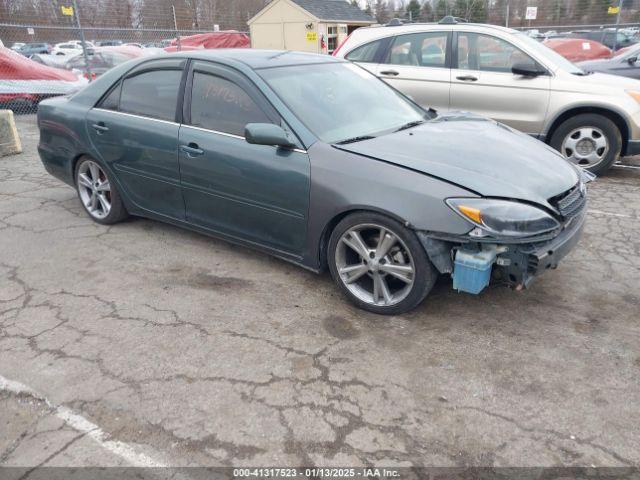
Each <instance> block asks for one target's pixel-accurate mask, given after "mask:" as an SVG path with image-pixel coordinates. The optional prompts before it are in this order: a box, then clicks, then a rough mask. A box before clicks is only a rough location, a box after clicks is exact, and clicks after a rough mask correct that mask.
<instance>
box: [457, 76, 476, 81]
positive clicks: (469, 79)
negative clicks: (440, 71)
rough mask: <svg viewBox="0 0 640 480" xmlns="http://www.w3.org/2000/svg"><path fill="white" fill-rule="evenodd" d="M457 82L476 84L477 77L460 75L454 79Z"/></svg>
mask: <svg viewBox="0 0 640 480" xmlns="http://www.w3.org/2000/svg"><path fill="white" fill-rule="evenodd" d="M456 79H458V80H462V81H463V82H476V81H477V80H478V77H474V76H473V75H460V76H459V77H456Z"/></svg>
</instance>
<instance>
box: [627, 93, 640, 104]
mask: <svg viewBox="0 0 640 480" xmlns="http://www.w3.org/2000/svg"><path fill="white" fill-rule="evenodd" d="M627 95H629V96H630V97H631V98H633V99H634V100H635V101H636V102H638V103H640V91H639V90H627Z"/></svg>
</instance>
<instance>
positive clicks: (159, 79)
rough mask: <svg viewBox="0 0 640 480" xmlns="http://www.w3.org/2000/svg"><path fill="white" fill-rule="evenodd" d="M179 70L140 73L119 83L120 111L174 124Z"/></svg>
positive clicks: (179, 77)
mask: <svg viewBox="0 0 640 480" xmlns="http://www.w3.org/2000/svg"><path fill="white" fill-rule="evenodd" d="M181 78H182V70H165V69H162V70H151V71H143V72H141V73H137V74H134V75H133V76H130V77H127V78H125V79H124V80H123V82H122V93H121V95H120V111H122V112H126V113H132V114H135V115H142V116H145V117H151V118H157V119H160V120H169V121H174V120H175V116H176V106H177V103H178V92H179V91H180V80H181Z"/></svg>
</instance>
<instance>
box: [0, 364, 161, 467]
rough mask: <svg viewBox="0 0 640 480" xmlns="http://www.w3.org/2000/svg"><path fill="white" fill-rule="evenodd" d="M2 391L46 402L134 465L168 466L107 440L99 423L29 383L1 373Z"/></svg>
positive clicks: (0, 387) (59, 416) (72, 423)
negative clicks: (54, 399) (36, 389)
mask: <svg viewBox="0 0 640 480" xmlns="http://www.w3.org/2000/svg"><path fill="white" fill-rule="evenodd" d="M0 391H8V392H11V393H14V394H26V395H29V396H32V397H34V398H37V399H39V400H41V401H43V402H45V403H46V404H47V405H48V406H49V407H50V408H51V409H52V410H53V414H54V415H55V416H56V417H58V418H59V419H61V420H62V421H63V422H65V423H66V424H67V425H69V426H70V427H72V428H73V429H75V430H77V431H78V432H80V433H83V434H85V435H86V436H87V437H89V438H91V439H92V440H94V441H95V442H96V443H97V444H98V445H99V446H100V447H102V448H104V449H105V450H107V451H108V452H110V453H112V454H113V455H116V456H118V457H120V458H122V459H123V460H124V461H126V462H127V463H129V464H130V465H131V466H133V467H147V468H160V467H166V466H167V465H166V464H165V463H164V462H161V461H159V460H157V459H154V458H152V457H150V456H149V455H147V454H145V453H141V452H137V451H136V450H135V448H133V447H132V446H131V445H129V444H128V443H125V442H119V441H117V440H107V437H108V435H107V434H106V433H105V432H104V431H103V430H102V429H101V428H100V427H99V426H98V425H96V424H95V423H92V422H91V421H89V420H87V419H86V418H85V417H83V416H82V415H79V414H77V413H75V412H74V411H73V410H71V409H69V408H67V407H63V406H59V405H53V404H52V403H51V402H50V401H49V400H48V399H47V398H46V397H44V396H43V395H41V394H39V393H38V392H36V391H35V390H33V389H32V388H30V387H28V386H27V385H24V384H22V383H20V382H15V381H13V380H9V379H7V378H5V377H3V376H2V375H0Z"/></svg>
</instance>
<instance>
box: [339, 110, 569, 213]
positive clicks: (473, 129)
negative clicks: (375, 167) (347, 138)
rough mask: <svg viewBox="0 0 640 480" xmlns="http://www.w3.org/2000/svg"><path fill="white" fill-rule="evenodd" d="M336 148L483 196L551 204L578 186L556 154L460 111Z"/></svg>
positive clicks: (529, 138) (498, 125)
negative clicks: (549, 200) (410, 127)
mask: <svg viewBox="0 0 640 480" xmlns="http://www.w3.org/2000/svg"><path fill="white" fill-rule="evenodd" d="M335 147H336V148H339V149H341V150H345V151H348V152H351V153H356V154H360V155H365V156H367V157H371V158H375V159H378V160H382V161H385V162H389V163H393V164H396V165H399V166H402V167H405V168H410V169H412V170H416V171H418V172H422V173H425V174H427V175H430V176H433V177H437V178H440V179H442V180H445V181H447V182H450V183H454V184H456V185H459V186H461V187H464V188H466V189H468V190H471V191H473V192H476V193H478V194H480V195H482V196H485V197H502V198H514V199H520V200H525V201H530V202H535V203H539V204H541V205H546V206H549V203H548V199H549V198H551V197H553V196H555V195H558V194H560V193H562V192H564V191H566V190H568V189H570V188H571V187H573V186H574V185H575V184H576V183H577V182H578V179H579V177H578V175H579V174H578V171H577V169H576V168H575V167H573V166H572V165H571V164H569V163H568V162H567V161H566V160H565V159H564V158H562V157H561V156H560V154H559V153H558V152H556V151H555V150H553V149H551V147H549V146H547V145H545V144H544V143H542V142H540V141H538V140H535V139H534V138H532V137H530V136H528V135H525V134H523V133H520V132H517V131H515V130H513V129H511V128H509V127H507V126H505V125H502V124H498V123H496V122H494V121H492V120H488V119H485V118H483V117H478V116H475V115H470V114H464V113H449V114H444V115H439V116H438V117H436V118H435V119H434V120H431V121H428V122H427V123H424V124H422V125H420V126H418V127H415V128H412V129H409V130H403V131H400V132H396V133H391V134H388V135H382V136H379V137H376V138H374V139H371V140H365V141H360V142H357V143H352V144H346V145H335Z"/></svg>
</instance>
